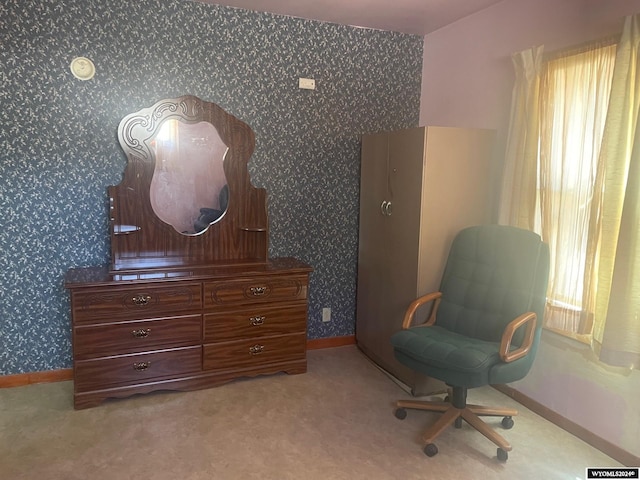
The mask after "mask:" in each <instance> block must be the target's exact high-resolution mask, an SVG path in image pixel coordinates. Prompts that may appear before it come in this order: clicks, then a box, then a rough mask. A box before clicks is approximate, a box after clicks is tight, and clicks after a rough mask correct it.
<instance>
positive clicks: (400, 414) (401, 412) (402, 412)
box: [395, 407, 407, 420]
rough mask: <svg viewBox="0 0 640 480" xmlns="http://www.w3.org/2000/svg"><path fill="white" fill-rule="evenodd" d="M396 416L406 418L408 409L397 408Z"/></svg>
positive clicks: (401, 418)
mask: <svg viewBox="0 0 640 480" xmlns="http://www.w3.org/2000/svg"><path fill="white" fill-rule="evenodd" d="M395 416H396V418H398V419H400V420H404V419H405V418H407V411H406V410H405V409H404V408H402V407H400V408H396V411H395Z"/></svg>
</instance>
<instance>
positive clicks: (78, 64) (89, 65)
mask: <svg viewBox="0 0 640 480" xmlns="http://www.w3.org/2000/svg"><path fill="white" fill-rule="evenodd" d="M70 68H71V73H73V76H74V77H76V78H79V79H80V80H91V79H92V78H93V76H94V75H95V73H96V67H95V66H94V65H93V62H92V61H91V60H89V59H88V58H86V57H76V58H74V59H73V60H71V65H70Z"/></svg>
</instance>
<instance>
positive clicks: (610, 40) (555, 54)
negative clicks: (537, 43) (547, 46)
mask: <svg viewBox="0 0 640 480" xmlns="http://www.w3.org/2000/svg"><path fill="white" fill-rule="evenodd" d="M620 35H621V34H620V33H617V34H614V35H609V36H607V37H603V38H599V39H597V40H589V41H587V42H583V43H580V44H578V45H573V46H571V47H567V48H561V49H558V50H553V51H551V52H548V53H547V52H545V53H544V54H543V58H544V61H545V62H548V61H550V60H557V59H558V58H562V57H570V56H573V55H580V54H581V53H585V52H588V51H589V50H593V49H595V48H603V47H610V46H611V45H616V44H617V43H619V42H620Z"/></svg>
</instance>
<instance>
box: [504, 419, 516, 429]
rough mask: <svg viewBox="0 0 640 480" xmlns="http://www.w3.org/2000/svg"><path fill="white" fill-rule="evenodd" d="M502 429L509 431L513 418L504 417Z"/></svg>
mask: <svg viewBox="0 0 640 480" xmlns="http://www.w3.org/2000/svg"><path fill="white" fill-rule="evenodd" d="M502 428H504V429H505V430H509V429H511V428H513V418H511V417H504V418H503V419H502Z"/></svg>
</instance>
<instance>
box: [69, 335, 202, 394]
mask: <svg viewBox="0 0 640 480" xmlns="http://www.w3.org/2000/svg"><path fill="white" fill-rule="evenodd" d="M201 352H202V350H201V347H200V346H196V347H185V348H174V349H167V350H159V351H156V352H151V353H144V354H131V355H118V356H114V357H102V358H98V359H93V360H80V361H76V362H75V364H74V370H75V371H74V383H75V390H76V392H80V391H87V390H93V389H103V388H105V387H112V386H116V385H125V384H129V383H141V382H145V381H149V380H153V379H156V378H160V377H166V376H172V375H180V374H183V373H189V372H198V371H200V370H201V361H202V356H201Z"/></svg>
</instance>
